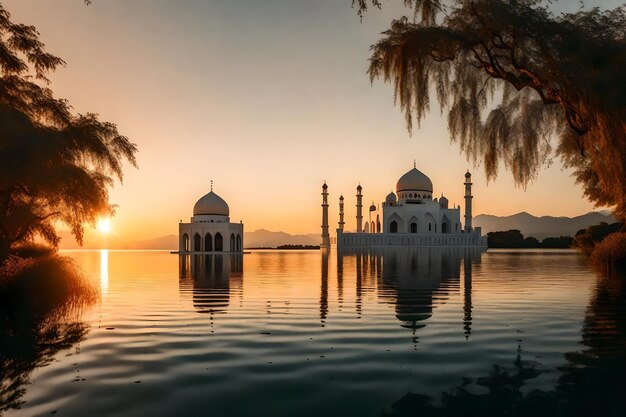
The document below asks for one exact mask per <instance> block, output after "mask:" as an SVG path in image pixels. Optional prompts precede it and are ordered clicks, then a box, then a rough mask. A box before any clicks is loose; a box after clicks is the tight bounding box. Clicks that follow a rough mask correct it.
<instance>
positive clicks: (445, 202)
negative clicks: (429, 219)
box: [439, 194, 448, 209]
mask: <svg viewBox="0 0 626 417" xmlns="http://www.w3.org/2000/svg"><path fill="white" fill-rule="evenodd" d="M439 207H441V208H446V209H447V208H448V199H447V198H446V197H444V196H443V194H442V195H441V198H440V199H439Z"/></svg>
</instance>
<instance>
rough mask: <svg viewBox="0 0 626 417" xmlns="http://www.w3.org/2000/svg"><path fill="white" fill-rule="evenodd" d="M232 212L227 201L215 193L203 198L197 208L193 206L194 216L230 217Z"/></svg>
mask: <svg viewBox="0 0 626 417" xmlns="http://www.w3.org/2000/svg"><path fill="white" fill-rule="evenodd" d="M229 213H230V210H229V208H228V204H226V201H224V200H223V199H222V197H220V196H219V195H217V194H215V193H214V192H213V191H211V192H209V193H208V194H206V195H205V196H204V197H202V198H201V199H200V200H198V202H197V203H196V205H195V206H193V215H194V216H198V215H217V216H228V215H229Z"/></svg>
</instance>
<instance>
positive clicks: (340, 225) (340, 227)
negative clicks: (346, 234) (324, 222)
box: [339, 194, 346, 232]
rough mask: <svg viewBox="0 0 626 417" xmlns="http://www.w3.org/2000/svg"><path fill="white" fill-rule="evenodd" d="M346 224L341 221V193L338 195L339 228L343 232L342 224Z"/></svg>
mask: <svg viewBox="0 0 626 417" xmlns="http://www.w3.org/2000/svg"><path fill="white" fill-rule="evenodd" d="M344 224H346V223H345V222H344V221H343V194H342V195H340V196H339V230H341V231H342V232H343V225H344Z"/></svg>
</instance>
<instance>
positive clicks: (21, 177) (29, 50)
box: [0, 5, 137, 261]
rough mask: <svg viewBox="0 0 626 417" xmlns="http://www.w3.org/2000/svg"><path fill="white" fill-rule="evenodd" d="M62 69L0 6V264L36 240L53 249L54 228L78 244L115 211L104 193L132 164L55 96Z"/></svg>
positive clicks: (91, 120)
mask: <svg viewBox="0 0 626 417" xmlns="http://www.w3.org/2000/svg"><path fill="white" fill-rule="evenodd" d="M60 65H64V62H63V60H62V59H60V58H58V57H56V56H54V55H52V54H49V53H47V52H46V51H45V50H44V45H43V43H42V42H41V40H40V39H39V33H38V32H37V30H36V29H35V28H34V27H33V26H26V25H22V24H16V23H13V22H12V21H11V19H10V15H9V13H8V12H7V11H6V10H5V9H4V8H3V7H2V6H1V5H0V261H1V260H2V259H3V258H4V257H6V255H7V251H8V250H10V248H11V247H12V246H13V245H15V244H18V243H21V242H24V241H29V240H32V239H33V238H35V237H36V236H40V237H42V238H43V239H45V240H46V241H48V242H49V243H51V244H53V245H56V244H57V243H58V241H59V238H58V236H57V234H56V231H55V226H56V225H57V224H58V223H59V222H61V223H64V224H66V225H67V226H69V227H70V229H71V231H72V233H73V234H74V236H75V237H76V239H77V240H78V241H79V242H82V237H83V231H84V225H85V224H86V223H89V224H94V223H95V221H96V217H97V216H99V215H106V214H112V213H113V211H114V206H113V205H111V204H110V203H109V195H108V189H109V188H110V186H111V185H112V184H113V181H114V179H115V178H117V179H119V180H120V181H121V180H122V177H123V172H122V171H123V163H124V161H128V162H129V163H130V164H131V165H133V166H136V160H135V153H136V151H137V148H136V146H135V145H134V144H133V143H131V142H130V141H129V139H128V138H126V137H125V136H123V135H121V134H120V133H119V132H118V130H117V127H116V125H115V124H113V123H110V122H103V121H100V120H99V118H98V116H97V115H96V114H93V113H87V114H74V113H73V111H72V108H71V106H70V105H69V103H68V102H67V101H66V100H63V99H58V98H55V97H54V95H53V93H52V91H51V90H50V88H48V84H49V80H48V78H47V77H48V75H49V74H50V73H51V72H52V71H54V70H55V69H56V68H57V67H58V66H60Z"/></svg>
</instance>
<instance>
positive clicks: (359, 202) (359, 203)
mask: <svg viewBox="0 0 626 417" xmlns="http://www.w3.org/2000/svg"><path fill="white" fill-rule="evenodd" d="M362 189H363V187H361V184H359V186H358V187H356V232H357V233H361V232H362V231H363V195H362V194H361V190H362Z"/></svg>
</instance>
